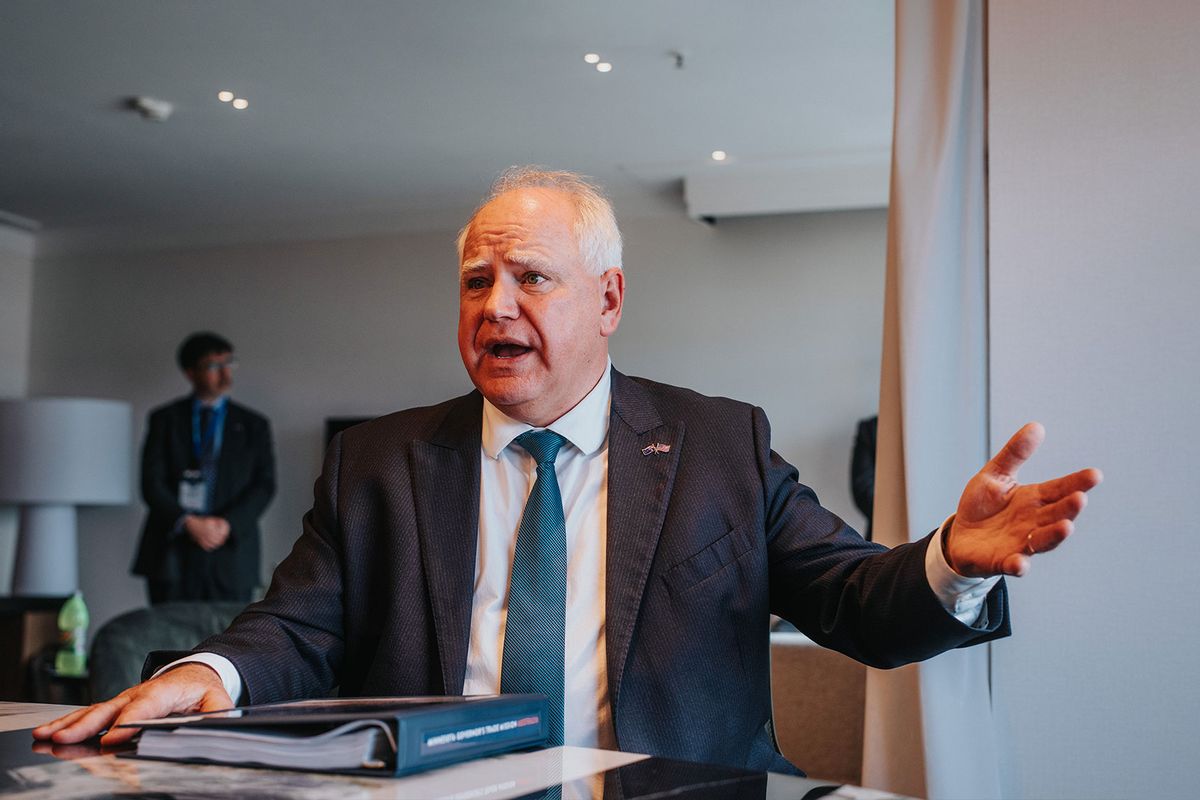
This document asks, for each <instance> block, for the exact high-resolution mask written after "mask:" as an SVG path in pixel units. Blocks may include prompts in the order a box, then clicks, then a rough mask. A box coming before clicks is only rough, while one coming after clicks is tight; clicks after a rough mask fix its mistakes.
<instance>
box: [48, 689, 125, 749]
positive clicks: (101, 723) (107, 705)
mask: <svg viewBox="0 0 1200 800" xmlns="http://www.w3.org/2000/svg"><path fill="white" fill-rule="evenodd" d="M126 702H128V700H127V699H126V698H125V695H124V694H119V695H117V696H116V697H114V698H113V699H112V700H108V701H106V702H103V703H97V704H96V705H94V706H88V707H87V708H83V709H80V710H79V716H77V717H75V719H73V720H72V721H71V722H70V723H69V724H68V725H65V726H63V727H61V728H59V729H58V730H57V731H55V732H54V733H53V734H52V735H51V736H50V737H49V738H50V740H51V741H53V742H57V743H58V744H76V743H77V742H82V741H83V740H84V739H90V738H92V737H93V736H95V735H96V734H98V733H100V731H102V730H104V729H105V728H107V727H108V726H109V724H110V723H111V722H112V720H113V718H114V717H116V716H117V714H118V713H119V712H120V710H121V709H122V708H123V707H124V706H125V704H126Z"/></svg>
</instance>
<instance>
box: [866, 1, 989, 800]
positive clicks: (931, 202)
mask: <svg viewBox="0 0 1200 800" xmlns="http://www.w3.org/2000/svg"><path fill="white" fill-rule="evenodd" d="M984 13H985V7H984V4H983V2H982V0H897V3H896V93H895V104H896V110H895V126H894V134H893V144H892V184H891V200H890V207H889V212H888V256H887V257H888V263H887V283H886V289H885V298H884V305H885V309H884V343H883V367H882V373H881V386H880V413H879V443H878V455H877V460H876V481H875V487H876V488H875V491H876V494H875V516H874V519H875V537H876V538H877V539H878V540H879V541H881V542H883V543H884V544H887V545H896V544H899V543H901V542H904V541H909V540H914V539H919V538H920V537H922V536H924V535H925V534H926V533H928V532H929V531H930V530H931V529H933V528H934V527H936V526H937V525H938V524H940V523H941V521H942V520H943V519H944V518H945V517H946V516H947V515H949V514H950V513H952V512H953V511H954V508H955V506H956V505H957V502H958V496H959V493H960V492H961V491H962V488H963V486H965V484H966V482H967V480H968V479H969V478H970V476H971V475H972V474H973V473H974V472H975V471H976V470H977V469H978V468H979V467H980V466H981V465H982V464H983V463H984V461H985V460H986V459H987V442H988V429H987V424H988V417H987V291H986V290H987V283H986V278H987V271H986V269H987V262H986V222H987V219H986V205H985V198H986V171H985V149H984V146H985V133H986V128H985V122H986V121H985V104H984V96H985V95H984V92H985V86H984ZM988 658H989V651H988V647H987V646H986V645H984V646H980V647H975V648H970V649H966V650H957V651H953V652H951V653H947V654H945V655H942V656H939V657H938V658H936V659H933V660H931V661H928V662H925V663H924V664H921V665H918V666H912V667H907V668H904V669H900V670H894V671H891V672H882V671H878V670H872V671H871V673H870V675H869V676H868V679H867V716H866V723H865V732H864V733H865V735H864V754H863V783H864V785H866V786H871V787H876V788H884V789H888V790H891V791H896V792H901V793H904V794H911V795H916V796H919V797H930V798H989V797H998V796H999V791H1000V790H999V780H998V772H997V763H996V752H997V751H996V747H995V744H996V741H995V730H994V726H993V723H992V718H991V710H990V709H991V705H990V698H989V687H988Z"/></svg>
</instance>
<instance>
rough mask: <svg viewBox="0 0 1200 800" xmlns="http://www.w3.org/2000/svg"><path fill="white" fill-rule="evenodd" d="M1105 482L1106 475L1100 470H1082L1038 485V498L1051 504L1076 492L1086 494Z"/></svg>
mask: <svg viewBox="0 0 1200 800" xmlns="http://www.w3.org/2000/svg"><path fill="white" fill-rule="evenodd" d="M1102 480H1104V475H1103V474H1102V473H1101V472H1100V470H1098V469H1081V470H1079V471H1078V472H1072V473H1071V474H1070V475H1063V476H1062V477H1061V478H1052V479H1050V480H1048V481H1043V482H1042V483H1039V484H1037V490H1038V496H1039V497H1041V499H1042V502H1044V503H1051V502H1054V501H1055V500H1058V499H1060V498H1062V497H1066V496H1067V495H1069V494H1072V493H1074V492H1086V491H1089V490H1091V489H1094V488H1095V487H1096V486H1098V485H1099V484H1100V482H1101V481H1102Z"/></svg>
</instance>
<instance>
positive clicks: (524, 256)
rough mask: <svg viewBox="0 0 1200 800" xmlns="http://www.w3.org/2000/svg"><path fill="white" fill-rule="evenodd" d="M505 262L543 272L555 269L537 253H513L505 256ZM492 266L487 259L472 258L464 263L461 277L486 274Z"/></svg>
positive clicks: (460, 269) (460, 270) (460, 272)
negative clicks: (480, 273)
mask: <svg viewBox="0 0 1200 800" xmlns="http://www.w3.org/2000/svg"><path fill="white" fill-rule="evenodd" d="M504 261H505V263H507V264H515V265H517V266H519V267H525V268H526V269H536V270H540V271H543V272H549V271H550V270H552V269H554V265H553V264H552V263H551V262H550V261H549V260H548V259H545V258H543V257H542V256H540V255H538V254H537V253H523V252H520V251H511V252H509V253H507V254H505V257H504ZM491 266H492V263H491V261H489V260H488V259H486V258H470V259H467V260H466V261H464V262H463V263H462V266H461V267H460V268H459V271H458V272H459V274H460V275H467V274H475V273H479V272H486V271H487V270H488V269H490V268H491Z"/></svg>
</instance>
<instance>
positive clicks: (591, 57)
mask: <svg viewBox="0 0 1200 800" xmlns="http://www.w3.org/2000/svg"><path fill="white" fill-rule="evenodd" d="M583 60H584V61H586V62H587V63H588V64H599V63H600V54H599V53H588V54H586V55H585V56H584V57H583Z"/></svg>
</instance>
